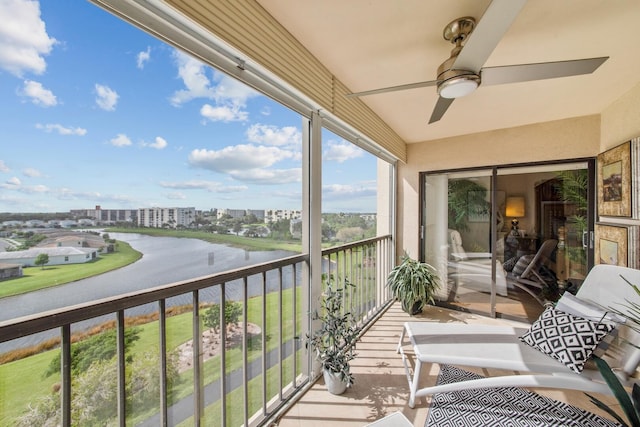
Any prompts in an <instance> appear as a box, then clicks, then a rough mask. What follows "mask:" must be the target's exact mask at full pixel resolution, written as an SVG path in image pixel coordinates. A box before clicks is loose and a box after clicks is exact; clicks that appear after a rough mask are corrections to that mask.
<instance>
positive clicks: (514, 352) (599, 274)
mask: <svg viewBox="0 0 640 427" xmlns="http://www.w3.org/2000/svg"><path fill="white" fill-rule="evenodd" d="M625 279H626V280H628V281H629V282H631V283H634V284H638V285H640V270H635V269H631V268H626V267H618V266H611V265H597V266H595V267H594V268H593V269H592V270H591V271H590V272H589V274H588V275H587V277H586V279H585V281H584V283H583V284H582V286H581V287H580V289H579V290H578V292H577V295H576V296H575V297H574V296H572V295H569V294H566V295H563V297H562V298H561V299H560V301H559V302H558V305H557V306H556V308H552V307H550V308H547V309H546V310H545V312H544V313H543V314H542V315H541V318H540V319H538V321H536V322H534V325H532V328H531V329H527V328H526V327H523V328H518V327H512V326H503V325H469V324H451V323H432V322H424V321H422V322H421V321H412V322H406V323H405V324H404V329H403V331H402V334H401V336H400V341H399V343H398V348H397V351H398V353H400V354H401V355H402V361H403V364H404V366H405V371H406V375H407V380H408V383H409V389H410V397H409V406H410V407H411V408H413V407H414V405H415V399H416V398H417V397H421V396H427V395H430V394H434V393H440V392H449V391H457V390H464V389H471V388H489V387H544V388H559V389H574V390H581V391H586V392H596V393H604V394H611V392H610V390H609V388H608V386H607V385H606V384H605V383H604V380H603V379H602V377H601V375H600V373H599V371H598V370H597V369H596V368H595V367H591V366H590V365H589V363H588V361H586V360H582V361H580V360H578V361H577V362H576V361H574V360H570V359H571V357H572V356H571V355H572V354H581V355H582V358H583V359H587V358H588V357H589V356H590V355H591V351H588V350H589V349H586V350H585V351H584V352H583V351H582V349H581V348H579V349H576V348H575V347H574V348H573V349H571V348H569V350H567V348H565V347H564V346H563V345H560V346H559V347H562V348H557V347H558V346H556V345H555V344H557V343H558V342H562V343H565V344H566V343H568V344H567V346H569V347H570V346H571V345H574V346H575V344H576V343H579V344H580V343H581V344H580V345H583V344H585V342H587V343H591V340H589V339H586V340H585V339H583V338H584V337H582V336H579V338H578V339H575V337H574V336H570V335H564V332H562V330H561V335H562V336H561V337H560V338H563V339H562V340H556V341H554V343H555V344H554V345H546V344H544V343H542V344H541V345H540V346H538V348H534V346H532V345H530V344H526V343H525V342H523V340H521V339H520V337H522V336H523V335H525V334H526V333H527V332H528V331H530V334H529V337H528V338H532V337H533V340H534V341H535V340H536V337H540V336H544V335H545V331H544V328H545V325H547V324H548V322H550V320H549V319H545V318H544V317H545V316H548V315H550V314H554V313H558V314H561V315H563V314H566V316H565V317H566V318H568V319H573V320H570V322H569V325H572V324H578V323H576V322H575V318H577V319H582V320H585V319H587V321H588V322H587V323H589V324H595V325H598V326H597V329H598V330H600V329H599V328H600V326H607V329H606V331H605V332H604V333H602V334H601V335H602V336H601V337H599V338H602V337H605V336H606V339H603V340H602V342H601V343H600V344H599V345H598V348H597V349H595V345H596V344H597V342H596V343H595V344H594V345H593V347H594V348H592V349H591V350H592V351H593V350H594V349H595V353H598V352H600V353H598V354H599V355H600V354H601V353H604V354H603V356H602V357H603V358H604V359H605V360H607V361H608V362H609V364H610V365H611V366H612V368H613V369H614V371H615V372H616V374H617V375H618V377H619V378H620V380H621V381H622V382H623V384H625V385H629V384H630V383H631V382H632V376H633V374H634V373H635V372H636V369H637V368H638V365H639V364H640V349H638V348H636V347H633V346H632V345H629V342H631V343H634V344H636V345H637V344H640V334H639V333H638V332H636V331H635V330H633V329H632V328H630V327H629V326H627V325H624V324H622V322H624V319H623V318H621V317H620V316H617V315H616V314H615V313H612V312H611V309H612V308H613V309H617V310H620V311H622V312H624V311H625V301H638V300H639V299H640V297H638V295H636V294H635V291H634V290H633V288H632V287H631V286H630V285H629V284H628V283H627V282H626V281H625ZM561 309H562V310H565V311H561ZM576 310H577V312H576ZM567 313H568V314H567ZM578 313H579V314H578ZM601 313H602V314H601ZM572 316H573V317H572ZM614 322H617V327H616V329H615V331H616V333H617V336H615V335H616V333H611V332H612V331H611V328H613V326H615V325H613V323H614ZM610 325H611V326H610ZM536 328H538V329H536ZM540 328H542V329H540ZM556 332H557V331H556ZM574 332H575V331H574ZM580 333H581V332H580V331H577V334H580ZM614 337H615V339H613V338H614ZM556 338H558V336H557V335H556ZM405 339H408V341H409V344H410V346H411V348H412V350H413V357H412V356H410V355H409V354H408V352H407V351H406V348H405V343H404V341H405ZM612 339H613V342H611V340H612ZM610 342H611V345H609V343H610ZM538 344H539V343H538ZM586 347H589V345H587V346H586ZM543 350H546V353H547V354H545V353H544V352H543ZM554 357H555V358H554ZM411 359H413V369H412V368H411V366H410V365H411V364H412V363H411V362H412V360H411ZM568 359H569V360H568ZM578 359H580V357H578ZM585 362H586V364H585ZM430 363H436V364H449V365H458V366H468V367H479V368H495V369H503V370H507V371H515V372H514V373H513V374H507V375H503V376H498V377H487V378H482V379H476V380H469V381H463V382H458V383H452V384H443V385H436V386H430V387H423V388H419V384H418V383H419V379H420V371H421V367H422V365H424V364H430ZM576 364H577V365H580V366H578V368H579V369H576ZM582 364H584V366H582ZM412 371H413V372H412ZM521 373H525V374H521Z"/></svg>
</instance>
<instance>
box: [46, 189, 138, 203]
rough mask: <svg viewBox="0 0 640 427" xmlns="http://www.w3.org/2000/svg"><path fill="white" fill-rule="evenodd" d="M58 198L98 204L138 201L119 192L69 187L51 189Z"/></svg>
mask: <svg viewBox="0 0 640 427" xmlns="http://www.w3.org/2000/svg"><path fill="white" fill-rule="evenodd" d="M51 192H52V193H53V194H54V195H55V196H56V198H57V199H58V200H87V201H89V202H91V203H98V204H105V205H106V204H110V203H113V204H120V205H122V206H131V205H134V204H136V203H138V202H139V200H138V199H136V198H132V197H130V196H124V195H120V194H103V193H100V192H99V191H75V190H72V189H70V188H65V187H62V188H57V189H55V190H53V191H51Z"/></svg>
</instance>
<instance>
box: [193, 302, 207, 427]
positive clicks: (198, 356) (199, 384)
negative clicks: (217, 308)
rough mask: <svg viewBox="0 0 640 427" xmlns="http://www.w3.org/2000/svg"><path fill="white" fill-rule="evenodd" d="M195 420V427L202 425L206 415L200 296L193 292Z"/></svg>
mask: <svg viewBox="0 0 640 427" xmlns="http://www.w3.org/2000/svg"><path fill="white" fill-rule="evenodd" d="M192 294H193V297H192V298H193V320H192V321H193V325H192V326H193V420H194V425H195V426H196V427H199V426H201V425H202V417H203V415H204V396H203V393H202V388H203V380H204V376H203V372H202V363H201V362H202V350H201V344H200V343H201V341H202V338H201V332H200V294H199V292H198V291H197V290H195V291H193V293H192Z"/></svg>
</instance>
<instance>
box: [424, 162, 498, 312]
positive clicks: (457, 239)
mask: <svg viewBox="0 0 640 427" xmlns="http://www.w3.org/2000/svg"><path fill="white" fill-rule="evenodd" d="M492 175H493V172H492V170H490V169H489V170H474V171H472V172H452V173H443V174H434V175H427V176H426V177H425V181H424V188H425V192H424V197H423V211H424V224H425V227H424V230H425V233H424V237H425V239H424V242H425V247H424V248H425V251H424V254H425V260H426V262H428V263H430V264H432V265H433V266H437V269H438V271H439V273H440V276H441V283H442V286H441V288H440V294H439V300H440V301H441V302H442V303H443V304H447V305H452V306H455V307H456V308H461V309H464V310H470V311H477V312H485V313H491V307H492V298H494V297H495V293H496V292H500V293H505V294H506V286H502V287H500V289H497V286H496V282H495V280H494V279H493V277H494V274H495V256H494V254H493V253H492V250H491V248H492V243H491V233H492V222H493V220H492V218H493V217H494V215H493V214H492V209H491V206H492V202H491V197H492V194H493V192H492V185H491V183H492V180H493V178H492Z"/></svg>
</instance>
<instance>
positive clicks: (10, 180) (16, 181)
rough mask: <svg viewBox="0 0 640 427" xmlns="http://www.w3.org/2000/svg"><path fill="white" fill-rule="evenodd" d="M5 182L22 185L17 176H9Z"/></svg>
mask: <svg viewBox="0 0 640 427" xmlns="http://www.w3.org/2000/svg"><path fill="white" fill-rule="evenodd" d="M5 183H6V184H8V185H12V186H16V187H18V186H20V185H22V181H20V178H18V177H17V176H14V177H13V178H9V179H8V180H7V181H6V182H5Z"/></svg>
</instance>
